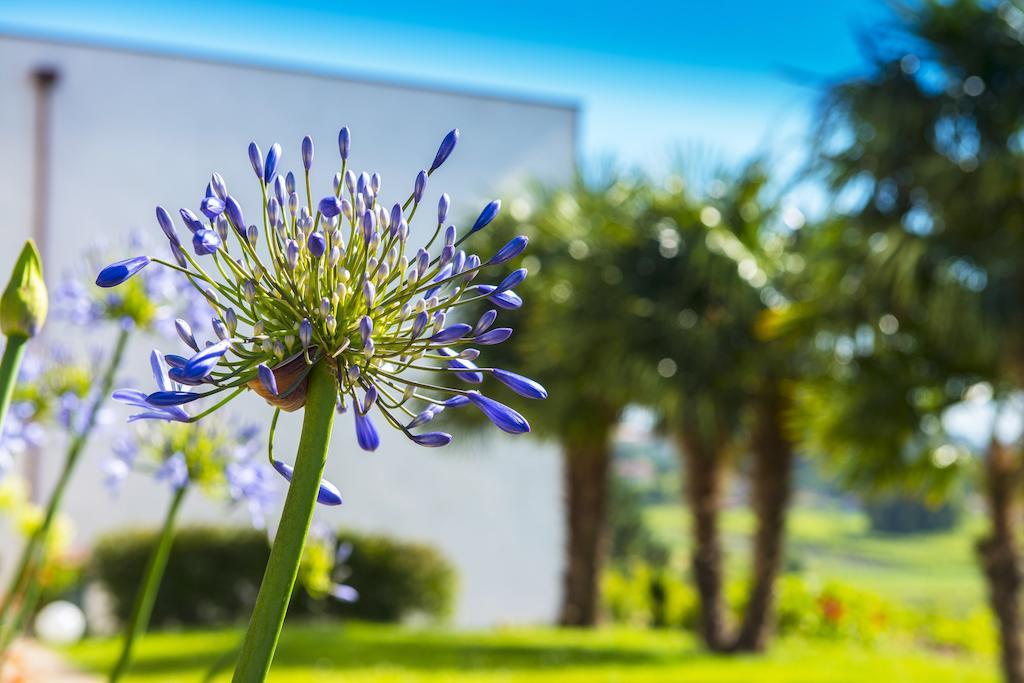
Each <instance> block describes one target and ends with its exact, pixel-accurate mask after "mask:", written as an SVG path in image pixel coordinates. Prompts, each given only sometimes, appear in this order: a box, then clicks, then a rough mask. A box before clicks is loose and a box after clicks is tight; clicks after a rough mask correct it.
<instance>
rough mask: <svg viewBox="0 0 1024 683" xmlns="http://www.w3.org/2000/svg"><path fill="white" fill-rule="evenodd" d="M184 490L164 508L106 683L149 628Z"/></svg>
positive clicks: (114, 678) (125, 663)
mask: <svg viewBox="0 0 1024 683" xmlns="http://www.w3.org/2000/svg"><path fill="white" fill-rule="evenodd" d="M186 491H188V485H187V484H186V485H185V486H182V487H181V488H180V489H178V490H177V491H175V493H174V498H172V499H171V506H170V507H169V508H168V509H167V517H166V518H165V519H164V526H163V529H161V531H160V539H159V540H158V541H157V544H156V547H155V548H153V552H152V554H151V555H150V556H149V561H148V562H146V573H145V574H144V575H143V577H142V585H141V586H140V587H139V592H138V593H136V594H135V604H134V605H132V614H131V618H129V619H128V623H126V624H125V627H124V642H123V643H122V644H121V656H120V657H119V658H118V660H117V664H115V665H114V668H113V669H111V671H110V683H117V681H119V680H120V679H121V676H123V675H124V673H125V671H127V670H128V667H129V665H130V664H131V662H132V649H133V648H134V647H135V639H136V638H138V637H139V636H140V635H142V634H143V633H145V632H146V629H147V628H148V627H149V618H150V616H152V614H153V603H154V602H156V594H157V593H158V592H159V591H160V582H161V581H162V580H163V578H164V570H165V569H167V558H168V557H170V554H171V545H173V543H174V524H175V521H176V520H177V517H178V510H179V508H180V507H181V501H182V500H184V499H185V492H186Z"/></svg>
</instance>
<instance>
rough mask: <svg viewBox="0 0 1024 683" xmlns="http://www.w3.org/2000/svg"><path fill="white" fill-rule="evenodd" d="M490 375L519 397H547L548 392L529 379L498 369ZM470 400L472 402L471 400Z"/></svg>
mask: <svg viewBox="0 0 1024 683" xmlns="http://www.w3.org/2000/svg"><path fill="white" fill-rule="evenodd" d="M492 374H493V375H494V378H495V379H497V380H498V381H499V382H501V383H502V384H504V385H505V386H507V387H508V388H509V389H511V390H512V391H514V392H516V393H517V394H519V395H520V396H524V397H526V398H533V399H544V398H547V397H548V390H547V389H545V388H544V387H542V386H541V385H540V384H538V383H537V382H534V381H533V380H532V379H530V378H529V377H523V376H522V375H517V374H516V373H514V372H509V371H508V370H498V369H495V370H494V371H493V373H492ZM470 400H472V398H471V399H470Z"/></svg>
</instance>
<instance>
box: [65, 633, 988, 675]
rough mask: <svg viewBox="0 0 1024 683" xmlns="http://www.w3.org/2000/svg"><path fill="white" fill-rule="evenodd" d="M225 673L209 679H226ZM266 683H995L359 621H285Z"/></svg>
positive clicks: (969, 660)
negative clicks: (342, 623)
mask: <svg viewBox="0 0 1024 683" xmlns="http://www.w3.org/2000/svg"><path fill="white" fill-rule="evenodd" d="M239 635H240V632H239V631H237V630H229V631H203V632H191V633H182V634H174V633H164V634H157V635H153V636H148V637H147V638H145V639H144V640H143V641H142V643H141V645H140V647H139V656H138V658H137V660H136V665H135V667H134V670H133V672H132V674H131V675H130V676H128V677H126V678H125V679H124V683H181V682H182V681H195V682H196V683H198V681H200V680H201V678H202V676H203V674H204V672H205V670H206V667H208V666H209V664H210V662H212V661H214V660H216V659H217V657H218V656H219V655H220V654H221V653H222V652H224V651H225V650H227V649H228V648H229V647H231V646H232V645H233V644H236V643H237V642H238V638H239ZM115 653H116V643H115V642H113V641H109V640H104V641H100V640H94V641H87V642H85V643H82V644H80V645H76V646H74V647H72V648H70V649H68V650H67V654H68V656H69V657H71V658H72V659H73V660H74V661H76V662H78V663H79V664H80V665H81V666H83V667H85V668H89V669H94V670H96V671H100V672H102V671H104V670H105V669H106V667H107V665H108V664H109V663H110V661H111V660H112V659H113V657H114V655H115ZM228 679H229V676H228V675H227V674H225V675H223V676H221V677H219V678H217V679H216V680H217V681H227V680H228ZM270 680H271V681H276V682H278V683H300V682H301V683H307V682H308V681H314V680H315V681H339V682H343V683H442V682H444V683H469V682H470V681H472V682H474V683H527V682H529V683H555V682H556V681H557V682H558V683H613V682H614V683H669V682H673V681H687V683H725V682H730V683H733V682H734V683H747V682H749V681H758V683H774V682H778V683H803V682H806V683H839V682H843V681H850V682H851V683H852V682H853V681H858V682H862V681H872V680H874V681H901V683H912V682H914V681H922V682H924V681H927V682H928V683H945V682H950V683H952V682H954V681H956V682H958V683H973V682H979V683H981V682H988V681H992V682H994V681H995V680H996V670H995V666H994V662H992V661H988V660H985V659H981V658H978V657H972V656H966V655H960V656H953V655H950V654H948V653H942V652H937V651H925V650H913V649H907V648H904V647H902V646H901V645H900V644H898V643H887V644H884V645H878V646H875V647H872V648H863V647H850V646H846V645H843V644H840V643H835V642H830V641H795V640H790V641H783V642H781V643H778V644H777V646H776V647H775V648H773V650H772V651H771V653H770V654H768V655H766V656H764V657H737V658H717V657H712V656H709V655H707V654H704V653H703V652H701V651H700V650H699V649H698V648H697V647H696V645H695V644H694V641H693V639H692V638H690V637H689V636H687V635H684V634H680V633H668V632H650V631H628V630H622V629H605V630H600V631H597V632H595V633H588V632H584V631H569V630H556V629H514V630H495V631H486V632H451V631H443V630H433V629H432V630H416V629H410V628H403V627H396V626H378V625H369V624H358V623H356V624H346V625H326V624H324V625H294V624H293V625H291V626H289V627H287V628H286V629H285V634H284V637H283V639H282V642H281V647H280V649H279V650H278V656H277V659H276V662H275V667H274V672H273V674H272V675H271V677H270Z"/></svg>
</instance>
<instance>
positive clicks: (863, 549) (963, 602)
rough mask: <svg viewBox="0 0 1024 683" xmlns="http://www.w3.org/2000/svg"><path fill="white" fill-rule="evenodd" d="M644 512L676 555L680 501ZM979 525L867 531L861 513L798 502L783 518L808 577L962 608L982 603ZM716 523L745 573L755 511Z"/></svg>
mask: <svg viewBox="0 0 1024 683" xmlns="http://www.w3.org/2000/svg"><path fill="white" fill-rule="evenodd" d="M646 514H647V520H648V522H649V524H650V526H651V528H652V530H653V531H654V532H655V534H656V535H657V536H658V538H660V539H661V540H662V541H664V542H665V543H667V544H669V546H670V547H672V548H673V549H674V550H676V551H677V552H678V553H679V554H680V555H682V554H683V553H685V552H686V543H687V540H688V534H687V533H686V528H687V523H688V518H687V516H686V514H685V511H684V509H683V508H682V506H679V505H659V506H653V507H651V508H648V510H647V512H646ZM982 525H983V521H982V520H978V519H975V520H970V521H968V522H965V523H964V524H962V525H961V526H960V527H959V528H957V529H955V530H954V531H951V532H942V533H933V534H918V535H913V536H903V535H888V534H873V533H871V532H870V531H869V529H868V521H867V517H866V516H865V515H863V514H860V513H856V512H850V511H843V510H839V509H836V508H832V509H828V508H815V509H811V508H808V507H800V506H798V507H796V508H795V509H794V510H793V511H792V512H791V514H790V518H789V524H788V531H789V538H788V551H787V558H789V563H790V564H794V563H795V565H796V567H797V568H798V570H799V571H800V572H802V573H803V574H805V575H807V576H810V577H815V578H818V579H821V580H830V579H832V580H839V581H842V582H844V583H848V584H850V585H852V586H855V587H857V588H861V589H864V590H867V591H871V592H874V593H877V594H879V595H882V596H884V597H886V598H888V599H891V600H894V601H899V602H903V603H910V604H916V605H920V606H923V607H927V608H932V609H937V610H939V611H942V612H949V613H964V612H968V611H972V610H977V609H981V608H984V607H985V594H984V585H983V583H982V580H981V576H980V574H979V573H978V566H977V564H976V563H975V559H974V554H973V552H974V551H973V547H974V541H975V539H976V538H977V537H978V536H979V535H980V533H981V530H982ZM722 527H723V531H724V535H725V545H726V548H727V551H728V553H729V571H730V573H731V575H732V576H734V577H737V578H739V577H742V576H745V574H744V572H745V570H746V567H747V561H748V558H749V543H748V537H749V534H750V533H751V531H752V530H753V528H754V517H753V515H752V514H751V513H750V512H749V511H748V510H739V509H736V510H729V511H727V512H726V513H725V514H724V515H723V519H722Z"/></svg>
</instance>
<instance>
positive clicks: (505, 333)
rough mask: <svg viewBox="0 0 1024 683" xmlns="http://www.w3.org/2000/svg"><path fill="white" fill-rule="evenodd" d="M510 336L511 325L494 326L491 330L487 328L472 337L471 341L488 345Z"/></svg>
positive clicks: (498, 342) (500, 341)
mask: <svg viewBox="0 0 1024 683" xmlns="http://www.w3.org/2000/svg"><path fill="white" fill-rule="evenodd" d="M511 336H512V328H511V327H495V328H494V329H493V330H487V331H486V332H483V333H481V334H479V335H478V336H477V337H476V338H475V339H473V341H474V342H475V343H477V344H483V345H485V346H490V345H493V344H500V343H502V342H503V341H506V340H507V339H508V338H509V337H511Z"/></svg>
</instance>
